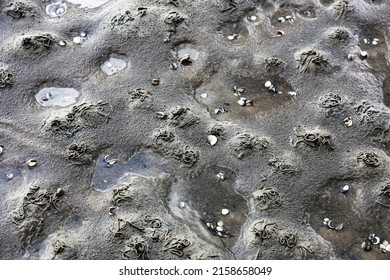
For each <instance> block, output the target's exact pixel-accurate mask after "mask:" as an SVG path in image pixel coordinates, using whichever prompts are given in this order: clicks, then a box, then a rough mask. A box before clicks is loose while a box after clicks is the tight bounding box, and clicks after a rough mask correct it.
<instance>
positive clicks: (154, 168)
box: [92, 152, 167, 192]
mask: <svg viewBox="0 0 390 280" xmlns="http://www.w3.org/2000/svg"><path fill="white" fill-rule="evenodd" d="M104 157H105V156H101V157H100V158H99V159H98V160H97V162H96V169H95V173H94V174H93V177H92V185H93V186H94V188H95V189H96V190H98V191H101V192H104V191H107V190H110V189H111V188H113V187H115V186H116V185H118V183H119V182H120V181H121V178H123V177H124V176H126V175H128V174H129V173H135V174H138V175H142V176H145V177H159V176H160V175H162V174H163V173H164V170H166V168H167V166H166V164H165V163H164V161H163V160H162V159H161V157H159V156H157V155H155V154H153V153H148V152H138V153H136V154H135V155H133V156H132V157H131V158H130V159H129V160H128V161H127V162H119V161H118V160H115V159H114V157H109V158H106V159H104ZM110 161H111V162H112V163H113V162H114V161H116V163H113V164H111V165H110V164H109V163H108V162H110Z"/></svg>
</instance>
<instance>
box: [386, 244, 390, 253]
mask: <svg viewBox="0 0 390 280" xmlns="http://www.w3.org/2000/svg"><path fill="white" fill-rule="evenodd" d="M385 250H386V252H390V244H387V245H386V247H385Z"/></svg>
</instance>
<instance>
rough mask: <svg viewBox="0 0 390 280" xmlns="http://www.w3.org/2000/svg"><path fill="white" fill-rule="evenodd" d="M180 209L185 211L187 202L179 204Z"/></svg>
mask: <svg viewBox="0 0 390 280" xmlns="http://www.w3.org/2000/svg"><path fill="white" fill-rule="evenodd" d="M179 207H180V208H181V209H183V208H184V207H186V203H185V202H183V201H182V202H180V203H179Z"/></svg>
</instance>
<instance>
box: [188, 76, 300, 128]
mask: <svg viewBox="0 0 390 280" xmlns="http://www.w3.org/2000/svg"><path fill="white" fill-rule="evenodd" d="M267 80H269V81H271V82H272V84H273V85H274V86H275V87H276V89H277V93H275V92H272V91H270V90H268V89H267V88H266V87H265V86H264V85H265V82H266V81H267ZM234 87H236V90H235V89H234ZM240 89H242V90H243V91H242V92H240ZM288 92H294V88H293V87H292V86H291V84H289V83H288V82H287V81H286V80H285V79H284V78H282V77H280V76H277V75H274V74H269V75H267V76H265V77H261V78H259V79H257V78H255V79H253V78H249V77H234V78H230V79H229V78H228V79H226V78H221V77H219V76H218V75H217V76H214V78H213V79H212V80H211V81H210V83H207V84H203V85H202V86H200V87H198V88H196V89H195V95H194V97H195V99H196V101H198V102H199V103H200V104H203V105H205V107H206V108H207V109H208V111H209V112H210V114H211V115H212V116H215V117H216V119H218V120H221V121H224V120H226V121H232V120H246V119H247V118H248V117H253V116H254V115H256V114H257V113H261V112H266V111H270V110H274V109H277V108H279V107H282V106H285V105H287V104H289V103H291V102H292V101H291V100H292V98H293V97H292V96H290V95H289V94H288ZM240 98H246V99H247V100H251V102H252V104H251V106H241V105H240V104H239V103H238V101H239V100H240Z"/></svg>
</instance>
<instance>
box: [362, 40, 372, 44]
mask: <svg viewBox="0 0 390 280" xmlns="http://www.w3.org/2000/svg"><path fill="white" fill-rule="evenodd" d="M363 42H364V44H366V45H369V44H370V43H371V41H370V40H369V39H364V40H363Z"/></svg>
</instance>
